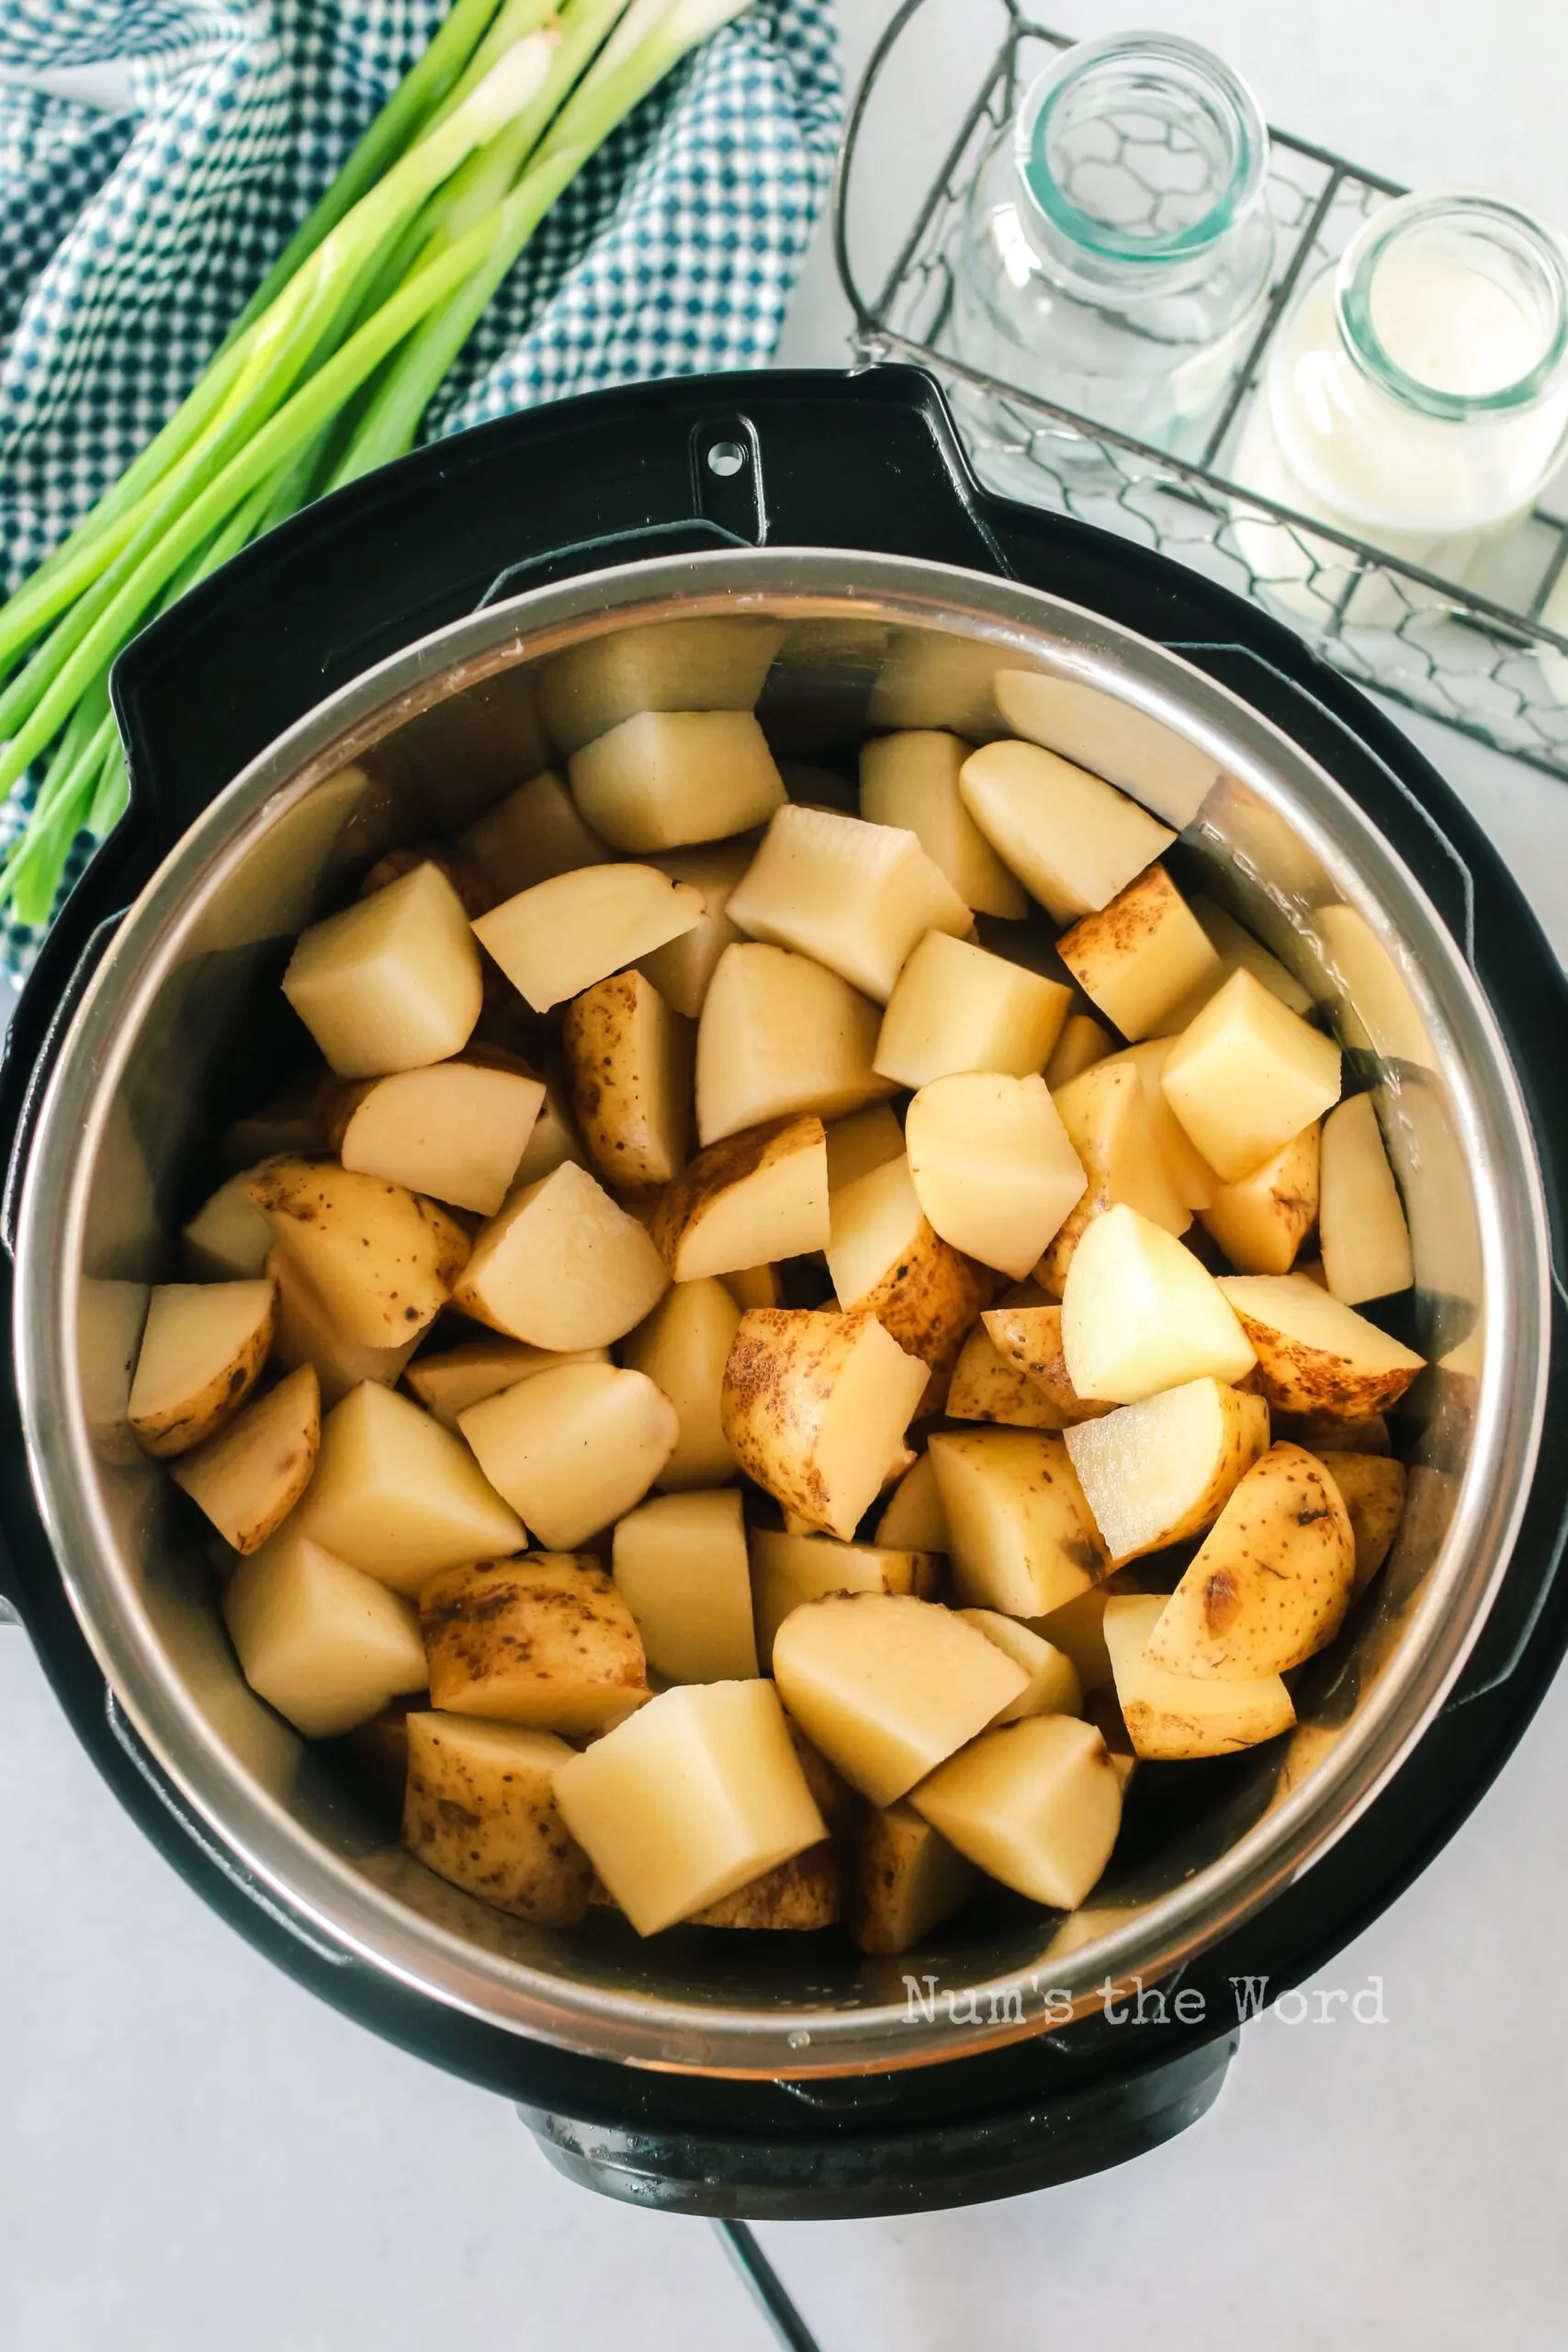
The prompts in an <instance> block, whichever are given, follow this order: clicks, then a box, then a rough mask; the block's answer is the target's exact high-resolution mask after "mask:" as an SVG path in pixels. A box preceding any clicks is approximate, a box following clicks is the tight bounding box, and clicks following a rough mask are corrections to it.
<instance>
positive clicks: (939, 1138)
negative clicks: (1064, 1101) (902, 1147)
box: [904, 1071, 1087, 1281]
mask: <svg viewBox="0 0 1568 2352" xmlns="http://www.w3.org/2000/svg"><path fill="white" fill-rule="evenodd" d="M904 1135H905V1138H906V1141H907V1143H908V1153H909V1174H910V1176H911V1178H912V1180H913V1182H914V1187H915V1191H916V1192H917V1193H918V1194H919V1202H920V1206H921V1208H922V1209H923V1210H924V1211H925V1213H926V1216H928V1217H929V1218H930V1220H931V1224H932V1226H933V1227H935V1229H936V1231H937V1232H938V1233H939V1234H941V1236H942V1239H943V1240H944V1241H950V1242H951V1243H952V1244H953V1248H954V1249H955V1250H963V1251H964V1255H965V1256H966V1257H970V1258H977V1259H978V1260H979V1261H980V1263H981V1264H982V1265H986V1266H997V1267H999V1268H1000V1269H1001V1271H1002V1272H1003V1273H1008V1274H1011V1275H1012V1277H1013V1279H1014V1280H1015V1281H1020V1280H1021V1279H1022V1277H1023V1276H1024V1275H1025V1274H1027V1273H1028V1272H1029V1271H1030V1269H1031V1268H1032V1266H1033V1265H1034V1263H1035V1261H1037V1260H1038V1258H1039V1257H1040V1255H1041V1253H1042V1252H1043V1250H1044V1249H1045V1246H1046V1244H1047V1243H1048V1242H1049V1241H1050V1239H1051V1238H1052V1236H1053V1235H1054V1234H1055V1232H1056V1230H1057V1228H1058V1227H1060V1226H1061V1225H1062V1224H1063V1222H1064V1221H1065V1219H1066V1216H1067V1214H1068V1212H1069V1211H1070V1210H1071V1209H1072V1207H1073V1206H1074V1204H1075V1203H1076V1202H1077V1200H1078V1198H1079V1196H1080V1195H1081V1193H1082V1192H1083V1190H1084V1186H1085V1183H1086V1182H1087V1179H1086V1176H1085V1172H1084V1169H1083V1165H1082V1163H1081V1161H1080V1160H1079V1159H1078V1156H1077V1152H1076V1151H1075V1150H1074V1149H1073V1146H1072V1143H1071V1140H1070V1139H1069V1137H1068V1135H1067V1131H1066V1127H1065V1126H1064V1125H1063V1124H1062V1121H1061V1118H1060V1116H1059V1115H1058V1114H1057V1111H1056V1108H1055V1104H1054V1103H1053V1102H1052V1100H1051V1097H1050V1095H1049V1093H1048V1092H1047V1091H1046V1087H1045V1081H1044V1080H1043V1078H1037V1077H1036V1078H1006V1077H1001V1076H998V1075H993V1074H992V1073H991V1072H989V1071H976V1072H967V1073H964V1074H963V1075H961V1076H957V1077H953V1078H939V1079H936V1080H933V1081H932V1083H931V1085H930V1086H922V1087H921V1089H920V1091H919V1093H918V1094H917V1095H916V1096H915V1099H914V1101H913V1102H912V1103H910V1105H909V1109H908V1116H907V1118H906V1119H905V1122H904Z"/></svg>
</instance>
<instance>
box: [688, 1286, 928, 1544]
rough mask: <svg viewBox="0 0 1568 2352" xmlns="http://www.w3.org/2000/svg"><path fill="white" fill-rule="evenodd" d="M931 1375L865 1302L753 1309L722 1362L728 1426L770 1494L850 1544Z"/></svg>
mask: <svg viewBox="0 0 1568 2352" xmlns="http://www.w3.org/2000/svg"><path fill="white" fill-rule="evenodd" d="M926 1378H927V1373H926V1366H925V1365H924V1363H921V1361H920V1359H919V1357H918V1356H912V1355H906V1354H905V1352H904V1351H903V1349H902V1348H900V1347H899V1345H898V1343H897V1340H894V1339H891V1338H890V1337H889V1336H888V1334H887V1332H886V1331H885V1330H884V1329H883V1327H882V1325H881V1324H880V1323H879V1322H878V1321H877V1319H876V1317H875V1316H874V1315H872V1314H869V1313H868V1312H866V1310H865V1309H863V1308H862V1309H859V1310H857V1311H856V1312H854V1313H852V1314H849V1315H824V1314H814V1313H811V1312H809V1311H807V1310H806V1309H802V1308H789V1307H771V1308H770V1307H758V1308H752V1309H751V1310H750V1312H748V1313H747V1314H745V1315H743V1316H742V1317H741V1318H740V1328H739V1330H738V1331H737V1333H736V1335H735V1342H734V1345H733V1346H732V1347H731V1349H730V1351H729V1361H728V1363H727V1365H726V1366H725V1374H724V1396H723V1408H722V1409H723V1416H724V1433H725V1435H726V1437H727V1438H728V1441H729V1446H730V1451H731V1452H732V1453H733V1454H734V1455H735V1458H736V1460H737V1461H738V1462H739V1464H740V1467H741V1469H742V1470H743V1471H744V1472H745V1473H746V1476H748V1477H749V1478H751V1479H754V1480H755V1482H756V1484H757V1485H758V1486H760V1487H762V1488H763V1489H764V1491H765V1492H766V1493H768V1494H770V1495H772V1496H773V1499H774V1501H775V1502H777V1503H779V1504H780V1505H781V1506H782V1507H783V1508H784V1509H785V1510H793V1511H795V1512H798V1514H799V1515H800V1517H801V1518H802V1519H804V1520H807V1521H809V1522H810V1523H811V1525H812V1526H813V1527H819V1528H821V1529H823V1530H824V1531H825V1532H826V1533H828V1534H829V1535H837V1536H840V1537H841V1538H842V1539H843V1540H844V1541H845V1542H848V1540H849V1538H850V1537H851V1536H852V1535H853V1533H854V1532H855V1529H856V1528H857V1526H858V1525H859V1524H860V1521H861V1519H862V1518H863V1515H864V1513H865V1511H866V1510H867V1509H868V1508H869V1506H870V1505H871V1504H872V1503H873V1502H874V1500H875V1498H876V1497H877V1495H878V1494H879V1493H880V1491H881V1489H882V1486H883V1483H884V1481H885V1479H886V1475H887V1471H888V1468H889V1465H890V1464H893V1463H894V1462H896V1461H898V1462H901V1461H902V1449H903V1440H904V1431H905V1430H906V1429H907V1428H908V1423H909V1419H910V1417H911V1415H912V1414H913V1412H914V1410H915V1408H916V1406H917V1405H918V1404H919V1401H920V1397H921V1395H922V1393H923V1392H924V1389H925V1385H926Z"/></svg>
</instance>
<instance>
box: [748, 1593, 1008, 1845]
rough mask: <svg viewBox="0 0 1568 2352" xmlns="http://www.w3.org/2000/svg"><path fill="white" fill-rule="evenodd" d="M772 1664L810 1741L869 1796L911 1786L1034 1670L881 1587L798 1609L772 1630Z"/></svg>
mask: <svg viewBox="0 0 1568 2352" xmlns="http://www.w3.org/2000/svg"><path fill="white" fill-rule="evenodd" d="M773 1674H774V1678H775V1679H776V1681H777V1683H778V1688H779V1696H780V1697H781V1698H782V1699H783V1701H784V1705H785V1706H786V1707H787V1708H788V1709H789V1712H790V1713H791V1714H792V1715H793V1716H794V1718H795V1722H796V1723H797V1724H799V1725H800V1727H801V1729H802V1730H803V1731H804V1732H805V1734H806V1736H807V1738H808V1739H809V1740H810V1741H811V1743H812V1745H813V1747H818V1748H820V1749H821V1751H822V1753H823V1755H824V1756H825V1757H826V1758H828V1761H829V1764H831V1765H832V1766H833V1767H834V1769H835V1770H837V1771H840V1772H841V1773H842V1774H843V1776H844V1778H845V1780H846V1781H849V1783H850V1785H851V1787H852V1788H856V1789H859V1791H860V1792H861V1794H862V1795H863V1796H866V1797H869V1798H870V1799H871V1801H872V1803H873V1804H892V1803H893V1800H894V1799H895V1797H901V1796H903V1795H905V1794H906V1792H908V1790H910V1789H912V1788H913V1787H914V1785H915V1783H916V1781H921V1780H923V1779H924V1778H925V1776H926V1774H927V1773H928V1772H930V1771H931V1770H933V1769H934V1767H935V1766H936V1765H938V1764H940V1763H941V1762H942V1760H943V1759H944V1758H946V1757H949V1756H951V1755H952V1754H953V1751H954V1749H956V1748H959V1747H963V1746H964V1742H965V1741H966V1740H970V1739H973V1738H974V1737H975V1736H976V1733H977V1732H980V1731H983V1730H984V1728H985V1726H986V1725H987V1724H988V1723H990V1722H991V1721H992V1720H993V1719H994V1717H995V1716H996V1714H997V1713H998V1709H1000V1708H1002V1707H1005V1706H1006V1705H1007V1704H1008V1702H1010V1700H1012V1699H1016V1698H1017V1697H1018V1696H1019V1695H1020V1693H1021V1691H1022V1690H1023V1688H1024V1685H1025V1681H1026V1679H1027V1678H1026V1677H1025V1675H1024V1671H1023V1668H1021V1667H1020V1666H1015V1665H1014V1663H1013V1661H1012V1660H1011V1659H1010V1658H1009V1657H1004V1656H1003V1654H1002V1652H1001V1651H1000V1650H999V1649H998V1648H997V1646H996V1645H995V1644H994V1643H992V1642H988V1641H987V1639H986V1637H985V1635H984V1634H977V1633H976V1631H975V1629H974V1627H973V1626H972V1625H965V1624H964V1623H963V1622H962V1620H961V1619H960V1618H958V1617H956V1616H954V1614H953V1611H951V1610H949V1609H942V1608H939V1607H937V1606H936V1604H935V1603H934V1602H931V1601H929V1600H914V1599H913V1598H912V1597H910V1596H908V1595H902V1594H897V1593H876V1592H848V1593H834V1594H829V1596H828V1597H827V1598H825V1599H824V1600H812V1601H807V1603H806V1605H805V1606H804V1607H803V1608H800V1609H795V1610H792V1611H790V1614H789V1615H788V1616H787V1617H786V1618H785V1619H784V1623H783V1624H782V1625H781V1626H780V1627H779V1630H778V1634H777V1635H776V1636H775V1638H774V1642H773ZM939 1826H940V1824H939Z"/></svg>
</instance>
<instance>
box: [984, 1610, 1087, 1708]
mask: <svg viewBox="0 0 1568 2352" xmlns="http://www.w3.org/2000/svg"><path fill="white" fill-rule="evenodd" d="M953 1614H954V1615H955V1616H958V1617H962V1618H963V1620H964V1623H965V1624H966V1625H973V1626H974V1628H975V1631H976V1633H977V1634H984V1635H985V1636H986V1639H987V1641H988V1642H994V1643H995V1644H996V1645H997V1647H998V1649H999V1650H1000V1651H1001V1653H1002V1655H1003V1657H1010V1658H1011V1660H1012V1662H1013V1664H1014V1665H1015V1666H1021V1667H1022V1668H1023V1670H1024V1673H1025V1674H1026V1675H1027V1676H1028V1677H1029V1679H1028V1681H1027V1682H1026V1683H1025V1685H1024V1687H1023V1689H1022V1690H1021V1691H1020V1692H1019V1694H1018V1696H1017V1698H1016V1699H1010V1700H1009V1702H1008V1703H1007V1705H1006V1706H1005V1707H1004V1708H1003V1709H1002V1711H1001V1713H1000V1714H998V1715H997V1716H996V1717H994V1719H993V1723H994V1724H1015V1723H1021V1721H1022V1719H1023V1717H1024V1716H1025V1715H1076V1714H1079V1713H1082V1710H1083V1686H1082V1684H1081V1683H1080V1682H1079V1680H1078V1674H1077V1667H1076V1666H1075V1665H1074V1664H1073V1661H1072V1659H1071V1658H1070V1657H1068V1656H1067V1654H1066V1650H1059V1649H1057V1648H1056V1647H1055V1644H1054V1643H1051V1642H1048V1641H1047V1640H1046V1639H1045V1637H1044V1635H1043V1634H1037V1633H1035V1632H1034V1630H1033V1628H1032V1626H1029V1625H1026V1624H1025V1623H1023V1621H1022V1619H1021V1618H1018V1617H1004V1616H1003V1615H1002V1614H1001V1612H1000V1611H999V1610H996V1609H959V1610H955V1611H953Z"/></svg>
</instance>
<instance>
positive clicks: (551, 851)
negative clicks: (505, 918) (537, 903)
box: [458, 768, 615, 899]
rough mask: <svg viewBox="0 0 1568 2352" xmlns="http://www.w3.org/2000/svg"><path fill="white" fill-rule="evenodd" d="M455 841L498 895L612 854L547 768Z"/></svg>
mask: <svg viewBox="0 0 1568 2352" xmlns="http://www.w3.org/2000/svg"><path fill="white" fill-rule="evenodd" d="M458 841H459V842H460V844H461V846H462V847H463V848H464V849H465V850H466V851H467V852H468V855H469V856H470V857H471V858H473V859H474V860H475V861H476V862H477V864H478V865H479V866H480V867H481V868H482V869H483V871H484V873H485V875H486V876H487V877H488V878H489V880H490V881H491V883H492V884H493V885H494V888H495V893H496V897H497V898H498V899H514V898H515V897H516V895H517V893H518V891H519V890H531V889H532V888H533V887H534V885H535V883H536V882H549V881H553V879H554V878H555V876H557V875H558V874H575V873H576V872H577V870H578V868H579V867H580V866H583V865H608V864H609V862H610V860H611V858H612V857H613V856H614V854H615V853H614V851H612V850H611V849H609V848H608V847H607V846H606V844H605V843H604V842H602V841H601V840H600V838H599V836H598V834H597V833H596V832H594V831H593V830H592V826H589V825H585V824H584V823H583V821H582V816H581V810H580V809H579V808H578V806H577V803H576V801H575V800H574V799H573V798H572V797H571V795H570V792H569V791H568V790H567V787H566V780H565V778H564V777H562V776H559V775H557V774H556V772H555V770H554V769H553V768H545V769H544V770H542V771H541V773H540V774H539V775H535V776H530V777H529V779H528V781H527V783H526V784H520V785H519V786H517V789H516V791H515V792H509V793H508V794H507V796H506V797H505V799H504V800H498V801H497V802H496V804H495V807H494V808H493V809H486V810H485V812H484V815H483V816H482V817H476V818H475V820H474V821H473V823H472V824H471V825H470V826H468V830H467V831H465V832H463V833H460V834H459V835H458Z"/></svg>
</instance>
